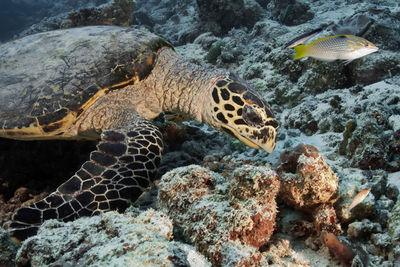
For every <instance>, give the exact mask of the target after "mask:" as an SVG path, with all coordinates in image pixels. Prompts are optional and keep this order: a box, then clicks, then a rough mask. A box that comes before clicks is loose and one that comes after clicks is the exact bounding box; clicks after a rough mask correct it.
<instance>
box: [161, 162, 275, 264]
mask: <svg viewBox="0 0 400 267" xmlns="http://www.w3.org/2000/svg"><path fill="white" fill-rule="evenodd" d="M159 187H160V189H159V195H158V200H159V205H160V208H161V209H162V210H163V211H164V212H166V213H167V214H168V215H169V216H170V217H171V218H172V219H173V223H174V225H176V226H179V227H181V228H182V230H183V233H184V235H185V236H186V238H188V239H189V240H190V242H192V243H193V244H194V245H195V246H196V248H197V249H198V250H199V251H200V252H201V253H202V254H204V255H205V256H206V257H207V258H208V259H209V260H210V261H211V262H212V264H213V265H214V266H257V265H259V264H260V262H261V261H262V255H261V254H260V252H259V250H258V248H259V247H260V246H262V245H263V244H265V243H266V242H268V240H269V238H270V237H271V235H272V232H273V231H274V228H275V218H276V212H277V209H276V202H275V196H276V194H277V193H278V191H279V179H278V176H277V174H276V173H275V172H274V171H273V170H272V169H270V168H269V167H265V166H264V167H255V166H251V165H244V166H241V167H239V168H237V169H235V170H234V171H233V172H232V173H231V174H230V177H228V178H225V177H223V176H221V175H219V174H217V173H214V172H212V171H210V170H208V169H206V168H203V167H200V166H197V165H190V166H188V167H182V168H177V169H174V170H172V171H170V172H168V173H166V174H165V175H164V176H163V177H162V180H161V182H160V184H159Z"/></svg>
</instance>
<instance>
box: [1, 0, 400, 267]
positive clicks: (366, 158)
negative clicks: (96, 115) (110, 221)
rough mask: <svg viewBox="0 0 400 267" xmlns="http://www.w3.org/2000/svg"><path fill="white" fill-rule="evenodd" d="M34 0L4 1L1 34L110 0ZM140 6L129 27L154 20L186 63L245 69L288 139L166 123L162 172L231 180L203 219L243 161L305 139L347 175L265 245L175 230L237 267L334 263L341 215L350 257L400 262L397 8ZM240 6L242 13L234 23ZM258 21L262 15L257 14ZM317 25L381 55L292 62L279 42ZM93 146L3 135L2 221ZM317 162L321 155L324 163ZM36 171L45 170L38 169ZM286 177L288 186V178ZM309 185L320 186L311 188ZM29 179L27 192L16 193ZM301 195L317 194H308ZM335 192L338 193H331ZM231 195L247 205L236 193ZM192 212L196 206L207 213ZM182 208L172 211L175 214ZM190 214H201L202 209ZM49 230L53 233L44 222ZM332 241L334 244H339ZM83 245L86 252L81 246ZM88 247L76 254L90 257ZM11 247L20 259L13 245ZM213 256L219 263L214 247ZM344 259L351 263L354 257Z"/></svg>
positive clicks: (254, 0)
mask: <svg viewBox="0 0 400 267" xmlns="http://www.w3.org/2000/svg"><path fill="white" fill-rule="evenodd" d="M34 2H35V6H32V3H33V2H32V1H30V0H18V1H1V3H0V13H1V14H2V15H3V16H2V18H3V23H2V25H0V26H2V27H3V28H1V29H2V30H0V32H1V33H2V36H3V37H2V40H5V39H9V38H11V37H12V36H13V35H14V34H16V33H18V32H21V31H22V30H23V29H26V28H27V27H29V25H31V24H32V23H37V24H36V25H32V26H31V27H30V28H28V29H27V30H25V31H23V33H22V34H20V35H26V34H30V33H35V32H39V31H45V30H50V29H56V28H60V27H61V25H64V26H65V27H66V26H68V25H72V21H71V20H68V19H67V18H68V15H69V14H72V15H71V18H73V19H74V23H75V25H78V24H79V25H81V24H84V23H85V22H91V23H94V22H96V23H97V22H98V21H100V20H101V19H102V18H103V17H102V16H103V13H101V12H103V11H101V10H100V9H99V6H100V5H101V4H104V3H105V2H109V3H110V2H111V1H105V0H90V1H81V0H59V1H57V2H55V1H50V0H37V1H34ZM198 2H202V3H205V4H204V6H203V7H207V6H206V4H208V8H209V7H210V6H212V4H213V3H215V5H216V6H218V7H219V8H221V10H222V11H223V12H222V11H220V12H219V13H217V14H216V15H215V16H214V17H212V16H211V15H212V14H215V13H216V12H215V11H213V12H208V13H204V10H203V11H202V10H200V8H199V6H198V5H197V3H198ZM9 3H12V5H13V6H15V5H16V4H18V5H19V6H18V8H14V9H13V11H11V12H8V13H9V14H5V12H4V10H7V8H9V7H10V6H9ZM136 3H137V4H136V5H135V10H134V12H133V18H132V23H133V24H136V25H141V26H144V27H146V28H149V29H150V30H151V31H152V32H154V33H156V34H158V35H160V36H163V37H164V38H166V39H167V40H168V41H170V42H171V43H173V44H174V45H175V46H176V48H175V49H176V51H177V52H178V53H179V54H181V55H182V56H183V57H185V58H187V59H188V60H190V61H193V62H196V63H199V64H203V65H208V66H209V65H215V66H216V67H222V68H229V69H230V70H232V71H234V72H236V73H237V74H239V76H241V77H243V78H245V79H246V80H248V82H249V83H250V84H252V85H253V86H254V87H255V88H256V89H257V90H258V91H259V93H260V94H262V95H263V96H264V97H265V98H266V99H267V100H268V102H269V103H270V104H271V105H272V109H273V110H274V112H275V115H276V116H277V117H278V118H279V121H280V125H281V130H280V132H279V135H278V139H279V142H278V144H277V147H276V149H275V152H274V153H272V154H271V155H269V156H268V157H267V154H266V153H265V152H262V151H255V150H252V149H248V148H246V147H245V146H244V145H242V144H240V143H238V142H235V141H231V140H230V139H229V138H227V137H225V136H223V135H220V134H218V133H216V132H215V131H212V130H210V129H208V128H206V127H204V126H201V125H200V124H196V123H193V122H189V123H187V124H185V126H184V127H182V128H174V127H170V128H166V129H165V137H166V140H168V141H167V142H168V143H169V144H168V147H167V148H166V152H167V153H166V154H165V156H164V158H163V161H162V165H161V168H160V172H159V175H160V176H161V175H162V174H163V173H165V172H166V171H168V170H171V169H173V168H175V167H178V166H185V165H188V164H193V163H194V164H203V166H205V167H207V168H209V169H211V170H212V171H214V172H218V173H219V174H220V175H221V176H222V177H221V176H218V175H216V174H214V173H212V172H209V171H207V173H209V174H210V177H212V178H209V179H210V181H213V182H212V183H211V184H209V185H204V184H203V185H204V188H205V186H209V187H210V188H209V189H207V190H206V189H204V188H203V187H202V188H203V189H204V191H207V192H211V193H215V191H216V190H217V188H223V190H221V194H214V196H216V197H220V199H221V201H222V200H224V201H226V203H227V204H225V206H223V205H222V204H221V205H217V204H215V201H214V199H213V200H212V202H210V203H213V204H212V205H211V204H210V205H206V204H204V206H203V207H201V208H202V209H203V211H204V214H205V213H206V212H209V214H210V215H209V214H207V216H205V218H210V216H211V215H213V214H214V213H215V212H216V214H217V215H218V214H221V213H222V211H221V209H222V208H225V207H228V208H232V206H231V205H230V204H229V201H230V200H229V199H228V198H229V197H228V193H225V195H223V193H222V192H228V191H227V190H228V189H227V188H228V184H230V183H231V181H232V180H234V178H232V173H234V172H236V171H237V169H238V168H240V167H241V166H243V165H245V164H251V165H252V166H259V167H261V168H265V165H266V164H275V163H276V162H277V161H278V159H279V157H280V154H281V153H282V151H284V150H285V149H287V148H290V147H296V146H297V145H298V144H302V143H307V144H312V145H313V146H315V147H317V148H318V150H319V154H320V155H322V156H323V158H324V161H326V162H327V163H328V164H329V166H330V167H331V168H332V169H333V171H334V172H335V173H336V174H337V176H338V178H339V185H338V188H339V189H340V190H339V191H340V196H339V198H338V200H337V201H336V202H335V203H334V205H333V207H332V203H330V202H331V201H330V200H329V201H328V202H327V203H323V204H315V206H313V208H310V209H306V210H307V212H304V210H303V209H302V211H299V210H294V208H292V207H293V206H291V207H290V206H287V205H285V204H282V203H280V206H279V213H278V214H277V220H276V226H275V228H276V230H275V233H274V235H273V236H272V237H271V238H270V241H269V242H268V243H267V244H266V245H263V246H261V248H259V249H258V248H254V247H252V246H249V245H243V244H239V243H240V242H239V241H238V240H239V239H237V240H236V241H232V240H229V238H230V236H229V237H226V236H223V237H225V238H226V239H225V240H229V241H227V242H225V243H224V244H223V245H220V244H221V243H218V241H215V242H216V243H215V244H216V245H215V247H212V246H209V244H210V243H211V241H210V242H209V243H206V241H204V242H203V243H201V241H199V240H200V236H201V234H204V233H201V232H196V230H198V229H194V230H193V227H194V225H192V228H190V227H189V226H188V227H187V228H185V229H189V230H190V231H191V232H188V231H183V230H182V229H179V225H176V227H175V228H176V229H174V236H175V238H176V239H179V238H180V237H181V236H182V235H183V234H184V236H186V240H185V241H188V242H192V240H194V239H196V240H195V241H193V242H194V244H195V245H196V244H197V246H202V249H203V250H202V252H203V253H205V254H207V253H208V254H207V255H210V254H212V252H211V251H217V252H220V253H221V254H220V255H229V256H232V258H231V261H229V259H228V256H225V258H223V259H220V260H221V261H219V262H221V264H226V265H234V264H238V265H240V264H242V263H243V264H244V263H249V262H250V260H251V263H252V264H253V263H254V264H256V263H258V264H261V265H265V266H266V265H267V264H270V265H272V264H281V265H285V264H286V265H288V266H290V265H296V266H321V265H324V266H337V264H338V261H337V260H331V256H332V257H333V255H330V254H329V251H328V247H327V246H326V244H324V243H323V240H320V238H319V232H320V231H326V232H327V233H334V234H335V235H337V233H338V230H339V228H338V227H339V223H340V226H341V227H342V229H343V233H341V236H337V237H338V239H339V241H340V242H343V243H344V244H348V245H349V246H350V245H351V249H352V251H353V252H354V253H355V257H354V259H353V264H356V262H358V263H361V264H362V263H363V262H365V261H366V259H367V261H368V258H369V262H370V263H369V264H370V265H373V266H396V263H397V262H399V261H400V227H399V220H400V215H399V214H400V204H399V200H398V193H399V190H398V187H400V183H399V182H398V181H399V180H400V179H399V177H400V176H399V175H400V141H399V140H400V124H399V121H400V120H399V116H400V106H399V103H400V102H399V100H400V78H399V75H400V59H399V57H398V52H399V50H400V33H399V31H398V25H399V23H400V15H399V14H400V7H399V6H398V4H397V3H396V2H394V1H388V0H379V1H375V2H374V3H369V2H366V1H360V0H354V1H308V0H285V1H270V0H240V1H200V0H199V1H196V0H182V1H176V0H163V1H159V0H137V1H136ZM22 6H23V7H24V8H22ZM25 7H26V8H25ZM238 7H239V8H238ZM242 7H243V9H242V10H240V8H242ZM79 9H80V10H81V11H79ZM115 10H116V11H118V10H119V9H117V8H116V9H115ZM249 11H251V12H253V11H254V14H255V13H257V17H256V19H252V18H246V14H247V13H246V12H249ZM27 12H28V13H27ZM71 12H72V13H71ZM229 12H230V13H229ZM106 13H107V15H105V16H106V19H105V21H106V23H109V22H111V23H115V20H112V18H123V17H124V18H126V19H121V21H125V22H128V20H127V18H128V17H127V14H128V13H129V12H125V13H124V12H123V11H122V10H119V11H118V12H117V14H115V13H113V12H106ZM226 14H227V16H224V15H226ZM232 14H234V15H235V16H236V17H234V18H233V21H232V16H231V15H232ZM252 16H253V13H252V14H251V16H248V17H252ZM21 19H22V20H23V22H21ZM110 19H111V20H110ZM223 21H226V22H227V23H224V22H223ZM128 23H129V22H128ZM121 24H123V23H121ZM243 26H244V27H243ZM318 26H323V27H324V31H323V32H322V33H321V34H319V35H318V37H315V38H314V39H312V40H315V39H316V38H319V37H324V36H329V35H335V34H355V35H358V36H362V37H364V38H366V39H367V40H369V41H371V42H373V43H374V44H375V45H377V46H378V47H379V48H380V50H379V51H378V52H377V53H374V54H372V55H368V56H366V57H363V58H361V59H357V60H355V61H353V62H352V63H350V64H347V65H344V64H343V63H342V62H329V63H327V62H320V61H316V60H314V59H304V60H299V61H293V60H292V57H293V51H292V50H290V49H283V45H284V44H285V43H286V42H288V41H289V40H291V39H293V38H295V37H296V36H298V35H300V34H302V33H304V32H307V31H309V30H311V29H314V28H316V27H318ZM222 29H223V30H222ZM312 40H310V41H312ZM310 41H307V42H310ZM91 146H93V144H87V143H82V142H73V143H72V142H67V143H63V142H57V143H50V144H49V143H48V142H46V144H44V143H42V142H33V143H24V142H18V141H10V140H0V151H1V153H0V220H2V222H4V221H6V220H7V219H8V218H9V215H10V214H11V211H12V210H13V209H15V208H17V207H19V205H20V204H21V203H22V202H24V201H26V200H28V201H29V199H31V198H34V197H40V194H45V192H46V191H47V192H48V191H52V190H53V189H54V188H55V187H56V186H57V185H59V184H60V183H61V182H62V180H60V178H64V177H67V176H69V175H70V174H71V173H72V172H73V171H74V170H75V169H76V168H77V165H79V164H80V163H82V162H83V161H84V160H85V158H87V156H88V153H89V152H88V151H90V150H91ZM304 158H307V157H304ZM309 160H310V161H312V162H314V163H316V161H315V159H312V158H309ZM291 164H292V168H293V169H294V171H293V173H291V172H290V171H285V172H284V173H283V176H286V178H287V177H295V176H296V174H295V173H296V168H297V167H296V166H297V162H293V163H291ZM21 166H24V168H21ZM36 166H40V170H38V168H35V167H36ZM308 166H313V165H308ZM174 172H175V171H174ZM21 177H22V178H21ZM195 177H197V176H195ZM299 177H300V176H299ZM215 181H221V183H222V185H221V186H219V187H218V186H217V184H218V183H217V182H215ZM282 183H285V177H284V179H283V182H282ZM312 183H313V182H312V181H310V185H311V184H312ZM391 183H392V184H391ZM21 184H22V185H24V186H26V187H27V188H28V189H29V191H27V190H25V189H22V188H20V186H21ZM184 184H185V185H189V184H190V183H189V182H185V183H184ZM225 185H226V186H225ZM18 188H20V189H18ZM317 188H318V187H317ZM366 188H371V192H370V193H369V194H368V196H367V197H366V198H365V199H364V200H363V201H362V202H361V203H360V204H359V205H358V206H356V207H355V208H354V209H352V210H351V211H349V210H348V206H349V205H350V203H351V201H352V199H353V198H354V197H355V195H356V194H357V193H358V192H360V191H361V190H363V189H366ZM17 189H18V190H17ZM182 190H184V189H183V188H182ZM185 190H186V188H185ZM187 190H189V188H187ZM195 190H197V189H196V187H195ZM200 191H201V190H200ZM195 192H196V191H195ZM201 192H203V191H201ZM286 192H287V191H286ZM185 194H189V193H188V192H186V193H185ZM183 195H184V194H183ZM297 195H298V196H304V197H303V198H304V199H308V198H307V197H306V195H305V194H303V193H301V194H300V193H298V194H297ZM155 196H157V189H156V188H155V189H153V190H152V191H150V192H149V194H148V198H146V199H144V200H142V201H139V202H138V203H136V206H137V207H140V208H146V207H154V208H157V203H156V201H155V200H154V197H155ZM179 196H180V195H179ZM207 197H208V198H211V196H209V194H207V195H204V196H202V198H201V199H203V198H206V199H205V200H207ZM334 198H335V196H334V197H333V199H332V202H333V200H334ZM195 199H197V196H196V198H195ZM227 199H228V200H227ZM278 199H279V197H278ZM300 199H301V198H300ZM217 200H218V199H217ZM301 200H302V199H301ZM302 201H303V200H302ZM235 202H239V201H238V200H237V199H236V197H235ZM196 203H197V204H196ZM311 203H312V201H311ZM187 205H188V207H190V208H193V209H194V208H195V205H199V204H198V202H197V201H195V202H193V203H191V202H190V203H188V204H187ZM296 205H297V204H296ZM182 208H183V207H182ZM201 208H200V209H201ZM215 210H216V211H215ZM312 211H313V212H312ZM185 212H186V211H185ZM192 212H193V213H192V214H198V212H199V211H195V210H193V211H192ZM196 212H197V213H196ZM184 214H186V215H187V214H188V213H184ZM335 214H336V215H335ZM217 215H216V216H217ZM295 215H296V216H297V217H296V216H295ZM115 216H117V215H115ZM128 216H131V215H129V214H128ZM180 216H181V215H179V216H178V215H176V216H175V217H177V218H178V219H179V218H180ZM187 216H189V215H187ZM193 218H194V219H196V220H198V222H201V218H199V217H195V216H193ZM313 218H315V219H314V220H313ZM190 219H192V218H190ZM204 220H206V219H204ZM210 221H211V222H212V223H215V221H216V219H215V218H212V219H210ZM81 222H82V221H78V223H81ZM187 224H189V221H187ZM195 225H199V224H195ZM206 226H207V224H206V223H204V225H203V226H202V227H203V228H199V229H205V227H206ZM210 226H213V225H210ZM46 227H47V226H46ZM96 227H98V226H96ZM100 227H101V226H100ZM215 227H216V228H213V229H214V231H213V232H211V231H209V230H208V229H206V231H205V233H206V234H207V236H208V234H209V235H210V236H211V234H215V237H214V239H213V240H217V234H218V233H219V232H217V230H215V229H220V228H218V227H220V226H215ZM57 229H58V230H57V233H54V235H59V236H63V237H64V236H68V235H69V233H68V232H63V230H66V231H70V230H69V229H70V228H67V227H65V228H64V227H61V226H60V228H57ZM44 230H45V231H48V229H47V228H44ZM182 231H183V232H184V233H182ZM221 231H222V230H221ZM90 233H91V232H90ZM188 233H189V234H188ZM190 233H193V235H194V237H193V236H190ZM2 234H3V233H2ZM4 236H5V235H4ZM332 236H333V235H331V238H332ZM346 237H350V238H346ZM164 239H165V238H164ZM5 240H6V241H5ZM2 242H3V243H1V242H0V243H1V244H4V242H8V239H2ZM196 242H197V243H196ZM221 242H222V241H221ZM345 242H347V243H345ZM176 243H177V242H173V241H169V242H168V245H171V246H173V247H175V245H176ZM260 243H261V242H260ZM52 244H53V243H52ZM358 247H363V248H365V250H364V251H363V250H362V249H359V248H358ZM2 248H3V247H2ZM329 248H334V245H333V246H331V247H329ZM207 249H208V252H207ZM3 251H9V250H2V252H3ZM64 251H66V250H64ZM74 251H75V250H74ZM99 251H101V250H100V248H99ZM164 251H165V250H162V253H164ZM175 251H186V252H185V253H186V254H187V255H190V253H189V252H187V250H185V249H184V248H183V247H182V246H180V245H179V249H176V250H175ZM7 253H8V252H7ZM13 253H14V252H13ZM79 253H85V250H83V251H81V252H79ZM79 253H78V252H77V253H76V254H75V255H80V254H79ZM67 254H68V253H67ZM9 255H10V257H12V255H13V254H9ZM143 255H144V254H143ZM163 255H164V254H163ZM169 255H175V254H169ZM301 255H303V258H305V259H306V260H304V259H302V257H301ZM33 256H34V255H33V254H32V257H33ZM61 256H62V255H61V254H60V257H61ZM214 256H215V257H214V259H215V260H217V258H218V257H217V254H214ZM146 257H150V256H149V255H147V256H146ZM208 257H213V255H211V256H208ZM178 258H179V259H183V260H182V261H181V262H182V264H181V265H185V264H183V263H186V260H185V259H184V258H185V257H183V258H181V257H175V259H178ZM249 259H250V260H249ZM1 260H2V259H0V262H1ZM222 260H224V261H222ZM345 263H346V264H348V263H349V261H346V262H345ZM175 264H176V262H175ZM202 264H205V265H206V266H207V263H205V262H201V263H200V264H197V265H196V264H194V266H202ZM0 265H1V264H0Z"/></svg>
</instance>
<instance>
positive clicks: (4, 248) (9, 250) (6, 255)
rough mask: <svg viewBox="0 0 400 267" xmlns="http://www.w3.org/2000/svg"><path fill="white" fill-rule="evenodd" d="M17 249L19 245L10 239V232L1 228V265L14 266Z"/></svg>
mask: <svg viewBox="0 0 400 267" xmlns="http://www.w3.org/2000/svg"><path fill="white" fill-rule="evenodd" d="M17 250H18V246H17V245H16V244H15V243H14V242H13V241H12V240H11V239H10V236H9V235H8V233H7V232H6V231H4V230H3V229H2V228H0V266H3V267H11V266H14V264H13V261H14V259H15V255H16V254H17Z"/></svg>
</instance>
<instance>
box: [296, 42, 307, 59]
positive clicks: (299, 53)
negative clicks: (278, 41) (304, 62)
mask: <svg viewBox="0 0 400 267" xmlns="http://www.w3.org/2000/svg"><path fill="white" fill-rule="evenodd" d="M294 52H295V55H294V57H293V59H294V60H297V59H300V58H303V57H306V56H307V45H298V46H295V47H294Z"/></svg>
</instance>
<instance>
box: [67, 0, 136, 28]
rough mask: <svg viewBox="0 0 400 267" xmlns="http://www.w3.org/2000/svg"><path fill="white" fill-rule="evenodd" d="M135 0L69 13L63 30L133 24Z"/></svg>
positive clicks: (122, 0) (123, 0)
mask: <svg viewBox="0 0 400 267" xmlns="http://www.w3.org/2000/svg"><path fill="white" fill-rule="evenodd" d="M134 6H135V2H134V1H133V0H113V2H109V3H107V4H104V5H101V6H99V7H93V8H82V9H79V10H78V11H74V12H71V13H69V15H68V18H67V21H66V22H64V23H63V24H62V25H61V28H71V27H78V26H87V25H119V26H129V25H131V24H132V12H133V8H134Z"/></svg>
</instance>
